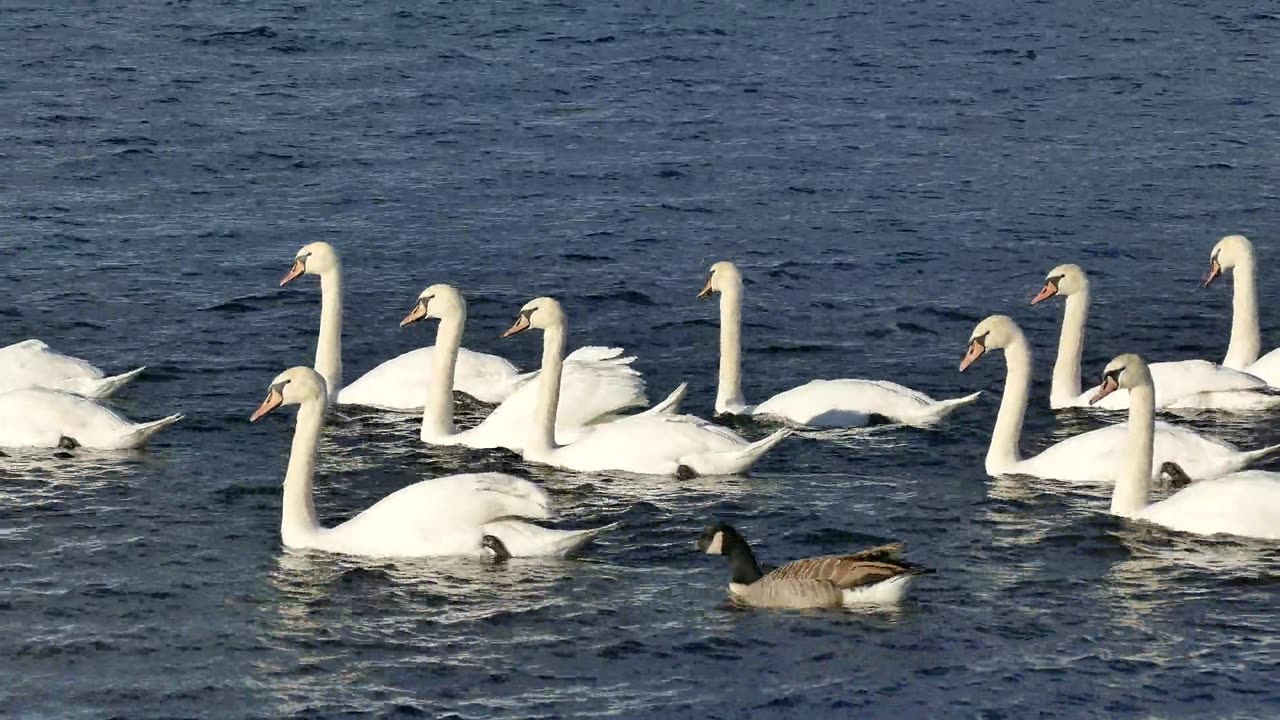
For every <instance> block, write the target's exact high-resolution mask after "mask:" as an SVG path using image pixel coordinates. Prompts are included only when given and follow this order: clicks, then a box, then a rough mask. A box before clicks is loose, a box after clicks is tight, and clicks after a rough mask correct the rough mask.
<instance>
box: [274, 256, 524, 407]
mask: <svg viewBox="0 0 1280 720" xmlns="http://www.w3.org/2000/svg"><path fill="white" fill-rule="evenodd" d="M302 275H316V276H319V278H320V337H319V340H318V341H317V343H316V361H315V370H316V372H318V373H320V375H321V377H323V378H324V379H325V384H326V388H327V389H328V392H329V402H330V404H339V405H369V406H372V407H377V408H382V409H384V410H399V411H415V410H421V409H422V407H423V403H424V402H425V399H426V395H427V383H428V381H429V380H430V378H429V377H428V376H427V375H426V374H425V373H424V372H423V371H422V368H423V367H425V366H426V365H427V364H429V363H430V362H431V361H432V357H433V356H434V354H435V350H434V348H418V349H417V350H411V351H409V352H407V353H404V354H403V355H400V356H398V357H395V358H392V359H390V360H387V361H385V362H383V363H382V364H380V365H378V366H377V367H375V368H374V369H373V370H370V371H369V372H368V373H367V374H365V375H364V376H362V377H360V378H359V379H357V380H356V381H355V382H353V383H351V384H350V385H349V386H344V385H343V384H342V263H341V262H340V261H339V260H338V254H337V252H336V251H335V250H334V249H333V246H331V245H329V243H326V242H315V243H311V244H310V245H305V246H303V247H302V248H301V249H300V250H298V254H297V256H295V257H294V260H293V265H292V266H290V268H289V272H288V273H286V274H285V276H284V278H283V279H281V280H280V284H281V285H282V286H283V285H287V284H289V283H290V282H293V281H294V280H295V279H297V278H299V277H301V276H302ZM521 382H522V381H521V379H520V375H519V372H518V371H517V370H516V368H515V366H514V365H512V364H511V363H510V362H508V361H507V360H505V359H503V358H500V357H498V356H496V355H488V354H485V353H478V352H472V351H470V350H465V349H460V350H459V354H458V369H457V372H456V373H455V376H454V386H453V389H455V390H458V391H461V392H464V393H466V394H468V395H470V396H471V397H474V398H475V399H477V400H479V401H481V402H487V403H497V402H501V401H502V400H503V399H504V398H506V397H507V396H508V395H510V394H511V393H512V392H514V391H515V390H516V388H517V387H519V385H520V383H521Z"/></svg>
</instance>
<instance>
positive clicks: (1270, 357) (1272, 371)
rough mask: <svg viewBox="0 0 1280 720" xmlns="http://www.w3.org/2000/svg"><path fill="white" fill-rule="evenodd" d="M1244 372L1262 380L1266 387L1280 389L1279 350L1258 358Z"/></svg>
mask: <svg viewBox="0 0 1280 720" xmlns="http://www.w3.org/2000/svg"><path fill="white" fill-rule="evenodd" d="M1245 372H1247V373H1249V374H1250V375H1253V376H1254V377H1258V378H1262V380H1263V381H1264V382H1266V383H1267V384H1268V385H1271V386H1273V387H1280V348H1276V349H1275V350H1272V351H1271V352H1269V353H1267V354H1266V355H1263V356H1262V357H1260V358H1258V359H1257V361H1255V362H1254V363H1253V364H1252V365H1250V366H1249V367H1247V368H1245Z"/></svg>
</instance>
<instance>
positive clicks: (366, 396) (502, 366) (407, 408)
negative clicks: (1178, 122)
mask: <svg viewBox="0 0 1280 720" xmlns="http://www.w3.org/2000/svg"><path fill="white" fill-rule="evenodd" d="M435 351H436V349H435V347H434V346H428V347H422V348H417V349H416V350H410V351H409V352H407V353H404V354H403V355H400V356H397V357H393V358H391V359H390V360H387V361H385V362H383V363H382V364H380V365H378V366H377V367H375V368H374V369H372V370H370V371H369V372H367V373H365V374H364V375H361V376H360V377H359V378H357V379H356V380H355V382H352V383H350V384H349V385H347V386H346V387H344V388H342V390H340V391H339V392H338V404H339V405H367V406H369V407H376V408H382V409H384V410H396V411H402V412H411V411H415V410H421V409H422V407H423V406H424V405H425V404H426V402H427V389H428V388H429V387H430V383H431V379H430V376H431V372H430V370H431V367H432V364H433V358H434V357H435ZM517 377H519V375H518V373H517V372H516V368H515V366H514V365H512V364H511V363H510V362H508V361H507V360H506V359H505V358H501V357H498V356H497V355H489V354H487V353H478V352H474V351H471V350H467V349H466V348H460V349H459V350H458V364H457V367H456V369H455V371H454V378H453V388H454V390H458V391H460V392H464V393H466V394H467V395H470V396H471V397H474V398H475V399H477V400H480V401H481V402H488V403H495V402H501V401H502V399H503V398H505V397H506V396H507V394H509V392H510V391H511V389H512V386H513V384H516V379H517Z"/></svg>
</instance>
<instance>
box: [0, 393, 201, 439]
mask: <svg viewBox="0 0 1280 720" xmlns="http://www.w3.org/2000/svg"><path fill="white" fill-rule="evenodd" d="M181 419H182V415H180V414H179V415H170V416H169V417H166V418H161V419H160V420H153V421H152V422H146V423H134V422H131V421H129V420H127V419H125V418H123V417H121V416H120V415H118V414H116V413H115V412H113V411H112V410H109V409H108V408H105V407H103V406H101V405H99V404H98V403H96V402H94V401H92V400H89V399H87V398H83V397H80V396H79V395H73V394H71V393H68V392H63V391H61V390H49V389H48V388H25V389H22V390H10V391H9V392H7V393H0V446H3V447H14V448H54V447H64V448H76V447H85V448H91V449H94V450H129V449H132V448H138V447H142V446H143V445H145V444H146V443H147V441H148V440H149V439H150V438H151V436H152V435H155V434H156V433H157V432H159V431H161V430H163V429H164V428H166V427H168V426H170V425H172V424H174V423H176V422H177V421H179V420H181Z"/></svg>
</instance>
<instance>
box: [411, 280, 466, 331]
mask: <svg viewBox="0 0 1280 720" xmlns="http://www.w3.org/2000/svg"><path fill="white" fill-rule="evenodd" d="M466 310H467V301H466V300H464V299H462V293H460V292H458V289H457V288H455V287H454V286H452V285H444V284H440V285H432V286H431V287H429V288H427V289H426V290H423V291H422V292H421V293H419V294H418V301H417V302H416V303H414V305H413V309H412V310H410V311H409V314H408V315H405V316H404V319H403V320H401V321H400V327H404V326H406V325H412V324H413V323H416V322H418V321H419V320H422V319H423V318H435V319H437V320H442V319H444V318H452V317H458V316H459V315H460V314H461V313H464V312H466Z"/></svg>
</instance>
